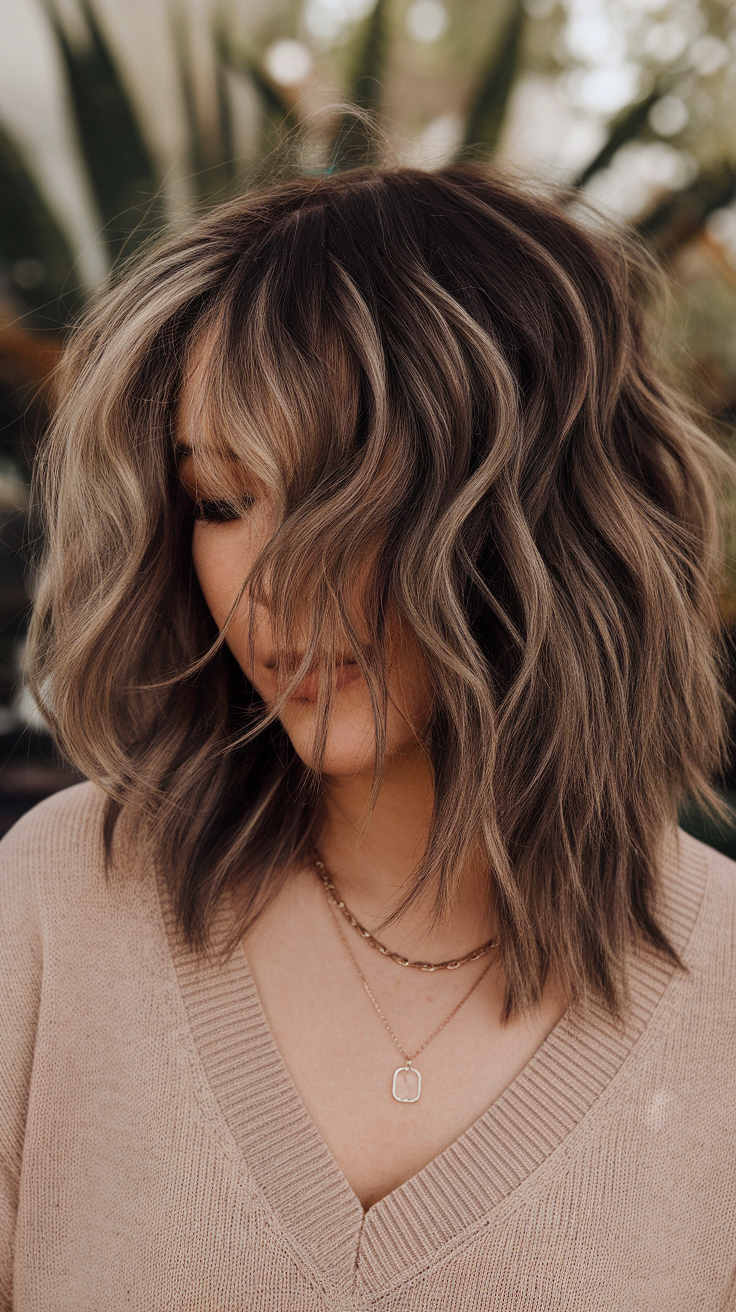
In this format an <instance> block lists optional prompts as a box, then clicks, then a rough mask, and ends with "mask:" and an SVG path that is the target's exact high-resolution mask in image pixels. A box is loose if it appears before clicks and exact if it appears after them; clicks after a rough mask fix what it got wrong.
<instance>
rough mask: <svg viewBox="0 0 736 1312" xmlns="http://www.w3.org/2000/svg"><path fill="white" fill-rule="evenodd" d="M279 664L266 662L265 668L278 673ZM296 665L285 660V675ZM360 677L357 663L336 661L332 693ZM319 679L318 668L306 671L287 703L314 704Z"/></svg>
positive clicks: (317, 695)
mask: <svg viewBox="0 0 736 1312" xmlns="http://www.w3.org/2000/svg"><path fill="white" fill-rule="evenodd" d="M280 664H281V662H279V661H278V660H271V661H267V662H266V668H267V669H268V670H271V671H276V672H278V669H279V666H280ZM298 664H299V662H298V661H291V660H287V661H284V662H283V665H284V668H285V670H286V672H287V673H288V671H289V669H290V668H291V669H295V668H296V667H297V666H298ZM360 677H361V675H360V668H359V666H358V663H357V661H353V660H349V659H346V660H341V661H337V662H336V664H335V672H334V676H333V688H334V691H335V692H341V691H342V689H343V688H346V687H347V686H348V684H351V683H355V681H356V680H357V679H359V678H360ZM319 678H320V671H319V668H318V666H316V665H313V666H312V668H311V669H310V670H309V671H308V673H307V674H306V675H305V676H304V678H303V679H302V681H301V683H298V684H297V686H296V688H295V689H294V691H293V692H292V693H291V695H290V697H289V701H294V702H312V703H316V701H317V699H318V697H319Z"/></svg>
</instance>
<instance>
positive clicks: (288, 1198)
mask: <svg viewBox="0 0 736 1312" xmlns="http://www.w3.org/2000/svg"><path fill="white" fill-rule="evenodd" d="M653 278H654V274H653V272H652V270H651V269H649V268H648V265H647V261H646V260H645V259H644V257H643V256H642V255H640V254H638V253H637V252H636V250H635V249H634V248H633V247H632V246H631V245H630V244H628V243H627V242H626V241H625V240H624V239H623V237H621V236H620V235H614V234H612V233H606V231H605V230H604V229H603V228H601V226H600V224H598V223H597V221H596V222H593V223H591V222H588V221H587V220H586V219H585V214H584V212H583V211H581V210H580V209H579V208H578V209H575V208H574V207H573V205H572V202H571V201H570V200H569V199H566V198H565V197H558V198H549V197H547V198H545V197H544V196H542V195H539V194H535V193H534V192H532V191H530V190H525V189H524V188H522V187H520V186H518V185H516V184H514V183H512V182H509V181H508V180H506V181H505V180H503V179H502V178H501V177H499V176H490V175H487V174H485V173H483V172H482V171H480V170H477V169H473V168H470V167H452V168H447V169H443V170H440V171H439V172H436V173H423V172H420V171H416V170H412V169H398V170H393V171H392V170H380V169H374V170H371V169H367V170H360V171H357V172H353V173H346V174H343V175H339V176H333V177H317V178H315V177H309V178H301V179H297V180H295V181H291V182H288V183H281V184H279V185H277V186H274V187H272V188H271V189H270V190H268V191H266V192H265V193H263V194H261V195H257V196H254V197H252V198H249V199H245V200H238V201H237V202H235V203H233V204H231V205H229V206H226V207H223V208H221V209H219V210H216V211H215V212H214V213H213V214H212V215H210V216H209V217H208V218H206V219H204V220H203V221H201V222H200V223H198V224H197V226H196V227H194V228H193V229H192V230H191V231H189V232H187V233H185V234H184V235H178V236H176V237H174V238H170V239H168V240H167V241H166V242H165V243H164V244H163V245H162V246H160V247H159V248H158V249H156V250H154V251H153V252H152V253H150V254H149V255H148V256H147V258H146V259H145V260H144V261H143V262H142V263H141V264H140V265H139V266H138V267H136V268H134V269H133V270H132V271H131V272H129V273H128V275H127V276H126V277H125V278H124V279H123V281H122V282H121V283H120V284H119V285H118V286H116V287H115V288H113V290H111V291H109V292H108V293H107V294H106V295H105V296H104V297H103V298H102V299H101V301H100V302H99V304H98V305H97V306H96V307H95V308H94V309H93V310H92V311H91V312H90V313H89V315H88V316H87V319H86V321H85V322H84V323H83V324H82V325H81V327H80V328H79V329H78V331H77V332H76V334H75V336H74V338H73V341H72V343H71V345H70V347H69V350H68V353H67V358H66V364H65V367H64V370H63V373H62V377H61V381H60V399H59V405H58V410H57V414H56V419H55V425H54V428H53V431H52V433H51V435H50V438H49V442H48V446H47V449H46V452H45V455H44V458H43V461H42V464H41V467H40V471H39V479H40V483H39V486H40V490H41V497H42V500H43V505H44V508H45V517H46V533H47V554H46V558H45V563H44V565H43V568H42V571H41V574H40V579H39V583H38V587H37V592H36V600H35V612H34V619H33V625H32V631H31V637H30V663H29V679H30V684H31V687H32V689H33V690H34V693H35V696H36V698H37V699H38V701H39V703H40V704H41V706H42V707H43V712H44V715H45V716H46V718H47V720H48V722H49V725H50V726H51V728H52V730H53V732H54V734H55V736H56V738H57V741H58V742H59V744H60V746H61V748H62V750H63V751H64V752H65V753H66V755H67V756H68V757H69V758H70V759H71V760H72V761H74V762H75V763H76V764H77V765H78V767H79V768H80V770H82V771H83V772H84V773H85V774H86V775H87V776H88V778H89V780H90V781H91V782H89V783H85V784H83V785H81V786H80V787H78V788H73V789H70V790H68V791H66V792H64V793H61V794H59V795H57V796H56V797H54V798H52V799H51V800H49V801H47V802H44V803H43V804H42V805H41V806H39V807H38V808H36V809H35V810H34V811H33V812H32V813H31V815H29V816H28V817H26V818H25V819H24V820H23V821H21V822H20V823H19V824H18V825H17V826H16V827H15V828H14V830H13V832H12V833H11V834H10V835H9V837H8V838H7V839H6V840H5V841H4V844H3V851H2V858H3V861H2V867H3V875H2V899H3V906H2V927H3V930H2V932H3V955H2V975H1V978H2V1005H1V1006H0V1021H1V1023H2V1026H3V1039H2V1049H1V1051H2V1068H1V1069H2V1088H3V1091H4V1092H3V1097H2V1100H0V1130H1V1134H0V1145H1V1153H2V1157H1V1160H2V1167H3V1170H2V1176H1V1177H0V1178H2V1185H3V1195H2V1196H3V1206H4V1212H3V1217H4V1219H3V1223H2V1227H3V1228H2V1234H3V1241H4V1245H5V1247H4V1250H3V1262H2V1280H3V1285H2V1288H3V1291H4V1295H3V1296H4V1299H5V1304H6V1305H7V1306H8V1307H10V1306H11V1305H12V1306H13V1307H14V1308H18V1309H31V1308H34V1309H35V1308H43V1309H44V1312H52V1310H53V1312H56V1309H74V1312H81V1309H86V1308H89V1309H95V1310H98V1309H101V1308H104V1309H106V1312H114V1309H117V1308H123V1307H125V1308H136V1309H160V1308H166V1309H175V1308H176V1309H186V1312H190V1309H194V1308H201V1309H212V1310H213V1312H215V1310H216V1312H222V1310H223V1309H230V1308H231V1309H236V1308H237V1309H248V1312H254V1310H255V1309H278V1310H279V1312H287V1310H288V1312H307V1309H338V1308H339V1309H367V1308H373V1307H375V1308H378V1307H380V1308H382V1309H386V1310H388V1309H396V1310H397V1312H398V1310H399V1309H412V1310H413V1309H417V1310H420V1309H421V1310H422V1312H423V1310H424V1309H439V1308H443V1309H444V1308H474V1309H475V1308H483V1309H486V1308H488V1309H501V1308H504V1309H505V1308H514V1309H532V1308H534V1309H542V1308H544V1309H547V1308H559V1309H565V1310H566V1312H567V1310H568V1309H573V1308H580V1309H585V1312H591V1309H616V1310H617V1312H619V1310H620V1309H623V1308H626V1309H633V1308H641V1309H646V1310H647V1312H653V1310H655V1309H662V1310H663V1312H664V1310H665V1309H666V1312H675V1310H676V1309H682V1312H692V1309H693V1308H695V1307H698V1308H699V1309H701V1308H702V1309H706V1308H707V1309H714V1310H715V1309H724V1308H727V1307H736V1284H735V1283H734V1272H735V1270H736V1095H735V1094H734V1080H733V1062H734V1052H735V1051H736V1045H735V1044H734V1037H735V1035H734V1030H735V1028H736V1022H735V1019H734V1018H735V1016H736V1010H735V1009H734V971H733V959H734V943H735V942H736V934H735V933H734V907H735V906H736V889H735V887H734V865H733V863H732V862H730V861H729V860H727V859H726V858H725V857H723V856H720V855H718V854H717V853H715V852H712V851H710V850H709V849H708V848H706V847H704V846H703V845H702V844H700V843H698V842H697V841H695V840H694V839H692V838H690V837H688V836H687V835H686V834H684V833H683V832H682V831H679V830H678V829H677V827H676V820H677V811H678V806H679V804H680V802H681V800H682V798H683V797H684V795H685V794H686V793H687V792H691V793H694V794H695V795H696V796H698V797H699V798H700V799H701V800H702V801H704V802H705V803H706V804H707V803H710V804H711V805H717V800H716V794H714V792H713V790H712V788H711V786H710V784H709V779H710V778H711V777H712V775H713V773H714V771H715V770H716V769H717V768H718V767H719V766H720V765H722V764H723V760H724V757H725V751H726V741H727V735H726V728H725V719H726V710H727V707H728V696H727V694H726V692H725V685H724V672H723V668H722V659H723V658H722V655H721V646H720V631H719V624H720V621H719V618H718V610H717V606H716V601H715V588H716V586H717V581H718V568H719V565H720V556H719V552H720V550H721V548H720V527H719V515H718V506H719V495H718V484H719V479H720V477H721V475H722V474H723V473H726V474H728V475H729V476H731V472H732V469H733V466H732V465H731V463H730V461H729V460H728V459H727V458H726V456H725V455H722V454H721V453H720V450H719V448H718V447H717V445H716V444H715V442H714V441H713V439H712V438H710V437H709V436H707V435H706V434H705V433H704V432H703V431H702V429H701V427H700V426H699V420H698V418H697V416H695V415H694V413H693V412H692V410H691V409H690V408H689V407H688V405H687V404H686V402H685V401H684V400H683V399H682V397H681V396H680V395H679V394H678V393H677V391H676V390H675V389H674V388H673V386H672V385H671V384H670V383H668V382H667V381H665V380H664V378H663V377H662V374H661V370H659V369H658V367H657V366H656V364H655V363H653V359H652V351H651V348H650V345H649V338H648V330H647V316H646V309H647V305H648V303H649V302H650V301H651V298H652V286H653ZM650 308H651V307H650ZM11 1290H12V1292H11Z"/></svg>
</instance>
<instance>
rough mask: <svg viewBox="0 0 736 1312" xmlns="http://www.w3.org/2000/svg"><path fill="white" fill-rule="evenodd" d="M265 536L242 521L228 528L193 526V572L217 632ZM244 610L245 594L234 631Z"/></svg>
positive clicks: (207, 525) (245, 603)
mask: <svg viewBox="0 0 736 1312" xmlns="http://www.w3.org/2000/svg"><path fill="white" fill-rule="evenodd" d="M265 536H266V535H265V534H259V533H258V532H256V531H254V528H253V526H251V525H249V524H248V523H246V522H245V521H243V520H235V521H233V523H228V524H207V523H200V522H198V523H196V524H195V526H194V532H193V534H192V562H193V564H194V571H195V573H196V575H197V579H198V580H199V586H200V587H201V589H202V593H203V596H204V599H205V601H206V602H207V605H208V607H209V610H210V612H211V614H212V618H213V619H214V621H215V623H216V625H217V627H218V628H220V629H221V628H222V627H223V625H224V624H225V622H226V620H227V617H228V615H229V614H230V611H231V609H232V606H233V603H234V601H235V599H236V597H237V595H238V593H239V592H240V589H241V588H242V586H243V580H244V579H245V578H246V576H247V575H248V573H249V571H250V569H251V568H252V566H253V564H254V563H255V561H256V558H257V556H258V553H259V552H260V550H261V547H262V545H264V543H265ZM261 539H263V541H262V540H261ZM246 608H247V594H244V595H243V598H242V603H241V605H240V606H239V607H238V612H237V615H236V617H235V620H234V621H233V624H234V625H235V627H240V626H241V625H242V622H243V616H244V614H245V612H246Z"/></svg>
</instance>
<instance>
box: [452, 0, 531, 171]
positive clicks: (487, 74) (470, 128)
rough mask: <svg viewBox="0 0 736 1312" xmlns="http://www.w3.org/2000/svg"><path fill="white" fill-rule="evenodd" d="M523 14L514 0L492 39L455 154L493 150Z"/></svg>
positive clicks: (505, 105)
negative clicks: (495, 37)
mask: <svg viewBox="0 0 736 1312" xmlns="http://www.w3.org/2000/svg"><path fill="white" fill-rule="evenodd" d="M524 26H525V14H524V8H523V5H522V4H521V3H520V0H514V5H513V8H512V10H511V13H510V15H509V17H508V19H507V21H506V24H505V25H504V28H503V30H502V32H501V37H500V40H499V41H497V42H495V43H494V45H493V49H492V51H491V53H490V56H489V58H488V60H487V61H486V65H485V68H484V70H483V72H482V74H481V76H480V78H479V80H478V83H477V85H476V88H475V91H474V93H473V95H472V96H471V99H470V108H469V110H468V117H467V122H466V126H465V137H464V140H463V143H462V145H461V146H460V148H459V151H458V156H459V157H460V158H463V159H466V158H467V156H468V152H469V150H472V152H473V154H474V155H476V156H483V157H486V158H487V157H488V156H490V155H492V154H493V152H494V150H495V149H496V146H497V145H498V139H499V137H500V135H501V129H502V128H503V124H504V119H505V117H506V110H507V108H508V103H509V97H510V95H511V92H512V90H513V86H514V83H515V81H516V74H517V70H518V66H519V58H520V55H521V45H522V39H523V35H524Z"/></svg>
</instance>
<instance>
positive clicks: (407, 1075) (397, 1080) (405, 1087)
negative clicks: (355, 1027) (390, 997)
mask: <svg viewBox="0 0 736 1312" xmlns="http://www.w3.org/2000/svg"><path fill="white" fill-rule="evenodd" d="M324 887H325V893H326V894H327V899H328V901H329V904H330V911H331V913H332V917H333V919H334V921H335V928H336V930H337V932H338V934H339V935H340V938H341V939H342V941H343V943H344V944H345V949H346V951H347V953H348V956H349V957H350V960H351V961H352V963H353V965H354V966H355V969H356V970H357V972H358V975H359V976H360V980H361V983H362V985H363V988H364V989H365V991H366V993H367V994H368V997H369V998H370V1000H371V1002H372V1003H373V1006H374V1007H375V1009H376V1011H377V1012H378V1014H379V1016H380V1017H381V1020H382V1021H383V1023H384V1025H385V1026H386V1029H387V1030H388V1032H389V1034H390V1035H391V1038H392V1039H393V1041H394V1043H395V1044H396V1047H397V1048H398V1050H399V1052H400V1053H401V1055H402V1057H403V1058H404V1065H403V1066H397V1068H396V1070H395V1071H394V1078H393V1082H392V1084H391V1093H392V1095H393V1097H394V1098H395V1099H396V1101H397V1102H418V1100H419V1096H420V1094H421V1092H422V1077H421V1074H420V1073H419V1071H418V1070H417V1069H416V1067H415V1066H414V1065H413V1062H414V1061H415V1059H416V1058H417V1057H418V1056H419V1054H420V1052H424V1049H425V1048H426V1047H427V1046H428V1045H429V1044H430V1043H431V1042H432V1040H433V1039H436V1038H437V1035H438V1034H439V1032H440V1030H443V1029H444V1028H445V1025H448V1024H449V1022H450V1021H451V1020H452V1018H453V1016H457V1013H458V1012H459V1010H460V1008H461V1007H462V1006H463V1004H464V1003H466V1002H467V1000H468V998H469V997H470V995H471V993H474V992H475V990H476V989H477V987H478V985H479V984H480V982H481V980H482V979H485V977H486V975H487V974H488V971H489V970H490V969H491V966H492V965H493V962H492V961H489V962H488V965H487V966H486V968H485V970H483V971H481V974H480V975H479V976H478V978H477V980H476V981H475V983H474V984H473V985H472V986H471V987H470V988H469V989H468V991H467V993H466V994H465V997H463V998H461V999H460V1001H459V1002H458V1004H457V1006H456V1007H454V1008H453V1010H452V1011H451V1012H450V1014H449V1016H446V1017H445V1019H444V1020H443V1021H442V1023H441V1024H440V1025H438V1026H437V1029H436V1030H433V1031H432V1033H431V1034H430V1036H429V1038H428V1039H425V1040H424V1043H423V1044H422V1045H421V1047H419V1048H417V1050H416V1052H413V1053H412V1054H411V1056H410V1055H409V1053H408V1052H407V1051H406V1049H405V1048H404V1046H403V1044H402V1043H400V1042H399V1040H398V1039H397V1037H396V1035H395V1034H394V1031H393V1030H392V1028H391V1026H390V1024H389V1022H388V1021H387V1019H386V1017H385V1016H384V1014H383V1012H382V1010H381V1008H380V1007H379V1005H378V1003H377V1002H376V999H375V998H374V996H373V994H372V992H371V988H370V985H369V983H368V981H367V979H366V978H365V975H364V974H363V972H362V970H361V969H360V966H359V965H358V963H357V961H356V960H355V957H354V955H353V950H352V948H351V947H350V944H349V943H348V941H347V939H346V937H345V935H344V933H343V931H342V926H341V925H340V921H339V920H338V918H337V914H336V911H335V907H337V906H338V905H339V904H338V902H337V899H336V898H335V897H334V896H333V894H332V893H331V892H330V890H329V888H328V887H327V886H326V885H325V886H324Z"/></svg>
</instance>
